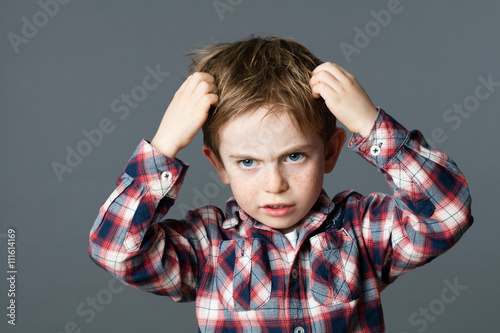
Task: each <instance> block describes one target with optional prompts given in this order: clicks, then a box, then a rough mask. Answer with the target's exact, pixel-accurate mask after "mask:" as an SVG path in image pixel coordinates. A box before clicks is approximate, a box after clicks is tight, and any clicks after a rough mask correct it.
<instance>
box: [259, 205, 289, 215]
mask: <svg viewBox="0 0 500 333" xmlns="http://www.w3.org/2000/svg"><path fill="white" fill-rule="evenodd" d="M294 207H295V206H294V205H288V204H281V203H279V204H269V205H265V206H263V207H262V209H264V211H265V212H266V213H267V214H268V215H271V216H284V215H287V214H289V213H291V212H292V211H293V209H294Z"/></svg>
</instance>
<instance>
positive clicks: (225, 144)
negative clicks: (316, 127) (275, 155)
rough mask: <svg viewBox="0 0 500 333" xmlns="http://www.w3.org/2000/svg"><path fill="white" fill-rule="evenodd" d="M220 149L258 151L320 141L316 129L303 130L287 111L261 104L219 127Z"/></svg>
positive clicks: (230, 151) (222, 151)
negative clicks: (271, 109)
mask: <svg viewBox="0 0 500 333" xmlns="http://www.w3.org/2000/svg"><path fill="white" fill-rule="evenodd" d="M219 137H220V144H219V151H220V152H221V153H224V152H228V153H235V152H242V153H246V152H248V153H256V152H258V151H259V150H260V149H263V148H275V149H278V148H283V149H285V148H287V147H293V146H297V145H301V146H305V145H311V146H313V145H318V144H319V143H320V142H318V141H321V140H320V138H319V135H318V134H317V133H308V134H305V133H302V132H301V131H300V129H298V128H297V126H296V125H295V123H294V121H293V120H292V119H291V118H290V116H289V114H288V113H287V112H285V111H273V112H271V113H270V112H269V109H268V108H267V107H265V106H264V107H260V108H258V109H256V110H253V111H248V112H245V113H243V114H241V115H239V116H237V117H235V118H234V119H232V120H230V121H229V122H228V123H227V124H226V125H224V127H222V128H221V130H220V131H219Z"/></svg>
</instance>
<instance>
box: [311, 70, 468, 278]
mask: <svg viewBox="0 0 500 333" xmlns="http://www.w3.org/2000/svg"><path fill="white" fill-rule="evenodd" d="M310 83H311V87H312V90H313V96H314V97H316V98H317V97H319V96H321V97H323V98H324V100H325V102H326V104H327V105H328V107H329V109H330V111H331V112H332V113H333V114H334V115H335V116H336V117H337V118H338V119H339V120H340V121H341V122H342V123H343V124H344V125H345V126H346V127H347V128H348V129H349V130H350V131H352V132H353V133H355V134H354V135H353V137H352V138H351V140H350V141H349V147H351V148H352V149H353V150H354V151H355V152H357V153H358V154H359V155H361V156H362V157H364V158H365V159H366V160H367V161H368V162H370V163H371V164H372V165H374V166H376V167H377V168H378V169H379V170H380V171H381V172H382V173H383V174H384V175H385V176H386V179H387V181H388V183H389V185H391V187H392V188H393V189H394V193H393V195H384V194H381V193H373V194H371V195H369V196H365V197H357V199H356V200H355V201H352V202H351V203H350V204H349V203H348V205H347V209H349V214H348V215H349V216H350V217H352V219H351V220H352V225H351V226H350V227H351V228H352V230H353V233H354V235H355V237H356V238H358V237H360V238H361V239H362V241H361V242H362V244H363V246H364V247H366V251H367V253H366V255H368V256H370V257H371V260H370V263H371V265H372V269H373V270H374V271H375V272H376V274H377V276H378V277H379V278H380V279H381V280H382V281H383V282H384V283H390V282H392V281H394V279H395V278H396V277H398V276H400V275H402V274H404V273H406V272H408V271H410V270H412V269H414V268H416V267H418V266H421V265H423V264H425V263H426V262H429V261H430V260H432V259H434V258H435V257H436V256H438V255H440V254H442V253H443V252H445V251H447V250H448V249H449V248H451V247H452V246H453V245H454V244H455V243H456V242H457V241H458V240H459V239H460V237H461V236H462V235H463V233H464V232H465V231H466V230H467V228H469V226H470V225H471V224H472V222H473V218H472V216H471V198H470V193H469V189H468V186H467V181H466V179H465V177H464V175H463V174H462V173H461V172H460V170H459V169H458V167H457V166H456V164H455V162H453V161H452V160H451V159H450V158H449V157H448V156H447V155H446V154H444V153H442V152H440V151H437V150H431V149H430V148H429V146H428V144H427V143H426V142H425V139H424V138H423V136H422V134H421V133H420V132H419V131H412V132H409V131H408V130H407V129H406V128H404V127H403V126H402V125H401V124H399V123H398V122H397V121H396V120H394V119H393V118H392V117H390V116H389V115H388V114H387V113H385V112H384V111H383V110H382V109H379V110H377V109H376V108H375V107H374V106H373V104H372V102H371V100H370V99H369V97H368V96H367V94H366V93H365V91H364V90H363V88H362V87H361V86H360V85H359V83H358V82H357V80H356V79H355V78H354V77H353V76H352V75H351V74H349V73H348V72H347V71H346V70H345V69H343V68H341V67H340V66H337V65H335V64H331V63H324V64H321V65H320V66H318V67H317V68H316V69H315V70H314V72H313V76H312V78H311V81H310Z"/></svg>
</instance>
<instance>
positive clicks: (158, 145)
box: [150, 137, 179, 159]
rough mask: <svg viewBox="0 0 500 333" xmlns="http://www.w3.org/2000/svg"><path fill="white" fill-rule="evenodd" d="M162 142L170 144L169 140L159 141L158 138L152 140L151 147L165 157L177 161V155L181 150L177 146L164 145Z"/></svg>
mask: <svg viewBox="0 0 500 333" xmlns="http://www.w3.org/2000/svg"><path fill="white" fill-rule="evenodd" d="M162 142H168V141H167V140H161V141H160V140H158V139H157V138H156V137H154V138H153V140H151V142H150V145H151V147H153V148H154V149H156V150H158V151H159V152H160V153H162V154H163V155H165V156H168V157H170V158H171V159H175V157H176V156H177V153H178V152H179V149H178V148H176V147H175V145H172V144H162Z"/></svg>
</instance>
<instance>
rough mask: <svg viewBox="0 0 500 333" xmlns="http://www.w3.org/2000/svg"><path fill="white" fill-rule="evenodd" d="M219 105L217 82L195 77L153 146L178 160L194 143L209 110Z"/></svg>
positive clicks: (174, 101) (208, 77)
mask: <svg viewBox="0 0 500 333" xmlns="http://www.w3.org/2000/svg"><path fill="white" fill-rule="evenodd" d="M218 102H219V97H218V95H217V86H216V85H215V78H214V77H213V76H212V75H210V74H208V73H202V72H196V73H193V74H192V75H190V76H189V77H188V78H187V79H186V81H184V83H183V84H182V85H181V87H180V88H179V90H177V92H176V93H175V95H174V98H173V99H172V101H171V102H170V105H169V106H168V108H167V111H166V112H165V115H164V116H163V119H162V121H161V124H160V126H159V128H158V131H157V132H156V134H155V136H154V138H153V140H151V146H153V147H154V148H156V149H158V150H159V151H161V152H162V153H163V154H165V155H166V156H168V157H170V158H175V156H176V155H177V153H178V152H179V150H181V149H182V148H184V147H186V146H187V145H188V144H189V143H190V142H191V141H192V140H193V138H194V136H195V135H196V133H197V132H198V131H199V130H200V128H201V127H202V126H203V123H204V122H205V120H206V119H207V117H208V110H210V107H211V106H212V105H214V106H216V105H217V103H218Z"/></svg>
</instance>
